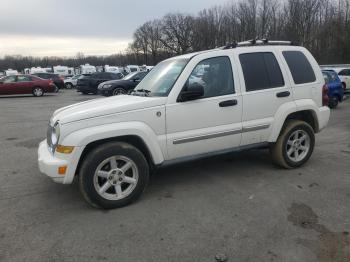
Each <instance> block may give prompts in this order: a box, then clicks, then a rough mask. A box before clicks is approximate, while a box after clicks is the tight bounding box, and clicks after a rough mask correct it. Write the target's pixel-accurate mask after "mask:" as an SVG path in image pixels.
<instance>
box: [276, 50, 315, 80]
mask: <svg viewBox="0 0 350 262" xmlns="http://www.w3.org/2000/svg"><path fill="white" fill-rule="evenodd" d="M283 56H284V58H285V59H286V61H287V64H288V67H289V70H290V72H291V73H292V76H293V80H294V83H295V84H297V85H299V84H306V83H312V82H315V81H316V76H315V73H314V70H313V69H312V67H311V65H310V63H309V61H308V60H307V58H306V57H305V55H304V54H303V53H302V52H300V51H284V52H283Z"/></svg>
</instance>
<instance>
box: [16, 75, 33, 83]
mask: <svg viewBox="0 0 350 262" xmlns="http://www.w3.org/2000/svg"><path fill="white" fill-rule="evenodd" d="M30 81H32V78H31V77H30V76H18V77H17V82H30Z"/></svg>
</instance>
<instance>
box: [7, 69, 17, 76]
mask: <svg viewBox="0 0 350 262" xmlns="http://www.w3.org/2000/svg"><path fill="white" fill-rule="evenodd" d="M15 75H18V71H17V70H13V69H11V68H10V69H7V70H5V76H15Z"/></svg>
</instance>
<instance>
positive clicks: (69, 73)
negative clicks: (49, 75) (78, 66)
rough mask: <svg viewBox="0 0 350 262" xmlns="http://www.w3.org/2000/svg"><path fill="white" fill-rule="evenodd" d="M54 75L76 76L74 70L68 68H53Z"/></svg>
mask: <svg viewBox="0 0 350 262" xmlns="http://www.w3.org/2000/svg"><path fill="white" fill-rule="evenodd" d="M53 72H54V74H59V75H61V76H72V75H74V68H73V67H68V66H60V65H58V66H54V67H53Z"/></svg>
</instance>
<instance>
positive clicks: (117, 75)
mask: <svg viewBox="0 0 350 262" xmlns="http://www.w3.org/2000/svg"><path fill="white" fill-rule="evenodd" d="M111 76H112V79H121V78H122V77H123V75H122V74H120V73H116V74H115V73H113V74H112V75H111Z"/></svg>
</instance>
